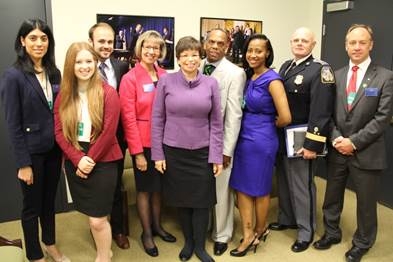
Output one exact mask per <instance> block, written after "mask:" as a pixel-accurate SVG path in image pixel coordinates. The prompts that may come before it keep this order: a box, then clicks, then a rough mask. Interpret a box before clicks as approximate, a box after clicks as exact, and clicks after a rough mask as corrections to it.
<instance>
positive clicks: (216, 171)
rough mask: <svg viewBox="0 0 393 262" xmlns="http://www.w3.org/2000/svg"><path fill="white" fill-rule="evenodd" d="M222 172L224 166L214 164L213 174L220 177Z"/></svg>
mask: <svg viewBox="0 0 393 262" xmlns="http://www.w3.org/2000/svg"><path fill="white" fill-rule="evenodd" d="M221 172H222V164H215V163H214V164H213V174H214V176H215V177H218V176H219V175H220V174H221Z"/></svg>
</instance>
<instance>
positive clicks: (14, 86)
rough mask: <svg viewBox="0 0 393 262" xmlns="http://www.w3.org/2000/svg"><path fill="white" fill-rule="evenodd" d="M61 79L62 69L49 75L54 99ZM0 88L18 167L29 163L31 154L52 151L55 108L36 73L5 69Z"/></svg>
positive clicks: (14, 68) (13, 68) (12, 68)
mask: <svg viewBox="0 0 393 262" xmlns="http://www.w3.org/2000/svg"><path fill="white" fill-rule="evenodd" d="M60 79H61V75H60V71H59V70H57V71H56V72H55V73H54V74H53V75H52V76H49V81H50V83H51V86H52V93H53V100H54V101H55V98H56V96H57V93H58V91H59V85H60ZM0 92H1V99H2V104H3V107H4V112H5V120H6V123H7V126H8V133H9V136H10V139H11V144H12V147H13V151H14V154H15V160H16V167H17V168H21V167H26V166H29V165H31V164H32V162H31V158H30V155H31V154H38V153H45V152H48V151H50V150H51V149H52V148H53V147H54V146H55V145H56V143H55V136H54V120H53V113H52V110H51V109H50V108H49V105H48V102H47V100H46V97H45V94H44V91H43V90H42V87H41V85H40V83H39V81H38V79H37V77H36V76H35V74H34V73H27V72H23V71H22V70H20V69H18V68H16V67H15V66H13V67H11V68H9V69H7V70H6V71H5V73H4V75H3V77H2V79H1V82H0Z"/></svg>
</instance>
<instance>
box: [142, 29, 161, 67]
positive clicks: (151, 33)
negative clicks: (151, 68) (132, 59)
mask: <svg viewBox="0 0 393 262" xmlns="http://www.w3.org/2000/svg"><path fill="white" fill-rule="evenodd" d="M145 41H153V42H155V43H157V44H159V45H160V57H159V58H158V60H160V61H161V60H163V59H164V58H165V55H166V45H165V41H164V39H163V38H162V36H161V35H160V33H158V32H157V31H155V30H148V31H146V32H144V33H143V34H141V35H140V36H139V37H138V40H137V41H136V44H135V56H136V57H137V58H138V59H139V60H140V59H141V57H142V46H143V43H144V42H145Z"/></svg>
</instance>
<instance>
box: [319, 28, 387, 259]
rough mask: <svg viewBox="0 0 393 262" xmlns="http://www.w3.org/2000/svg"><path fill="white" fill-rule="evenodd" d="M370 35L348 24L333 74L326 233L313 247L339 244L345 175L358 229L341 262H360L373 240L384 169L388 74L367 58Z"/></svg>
mask: <svg viewBox="0 0 393 262" xmlns="http://www.w3.org/2000/svg"><path fill="white" fill-rule="evenodd" d="M373 44H374V42H373V32H372V30H371V28H370V27H369V26H367V25H362V24H355V25H353V26H351V27H350V28H349V29H348V31H347V34H346V37H345V49H346V51H347V53H348V57H349V64H348V65H346V66H345V67H343V68H341V69H339V70H338V71H336V78H337V93H336V106H335V115H334V125H333V129H332V133H331V136H330V137H331V142H332V143H331V145H332V147H331V149H330V150H329V158H328V177H327V186H326V192H325V200H324V203H323V215H324V219H323V222H324V226H325V233H324V235H323V236H322V238H321V239H320V240H318V241H316V242H315V243H314V247H315V248H316V249H319V250H323V249H329V248H330V247H331V246H332V245H333V244H338V243H339V242H341V238H342V232H341V229H340V216H341V212H342V209H343V204H344V192H345V186H346V182H347V179H348V177H350V178H351V180H352V182H353V189H354V191H355V193H356V214H357V229H356V231H355V233H354V235H353V238H352V247H351V249H350V250H348V251H347V252H346V253H345V258H346V261H349V262H357V261H360V260H361V258H362V257H363V255H364V254H365V253H366V252H367V251H368V250H369V249H370V248H371V247H372V246H373V245H374V243H375V239H376V236H377V199H378V195H379V194H378V186H379V182H380V177H381V175H382V170H383V169H385V168H386V166H387V163H386V152H385V150H386V149H385V145H386V143H385V138H384V133H385V131H386V128H387V127H388V125H389V122H390V120H391V117H392V97H393V72H392V71H390V70H387V69H385V68H383V67H381V66H377V65H376V64H374V63H373V62H372V60H371V58H370V52H371V50H372V48H373Z"/></svg>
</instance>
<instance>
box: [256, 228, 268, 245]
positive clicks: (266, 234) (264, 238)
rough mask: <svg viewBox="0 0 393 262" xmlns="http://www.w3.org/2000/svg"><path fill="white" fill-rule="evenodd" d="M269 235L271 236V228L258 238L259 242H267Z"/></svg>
mask: <svg viewBox="0 0 393 262" xmlns="http://www.w3.org/2000/svg"><path fill="white" fill-rule="evenodd" d="M269 234H270V230H269V228H266V229H265V231H263V233H262V234H261V235H260V236H258V240H262V241H263V242H266V238H267V236H268V235H269Z"/></svg>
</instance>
